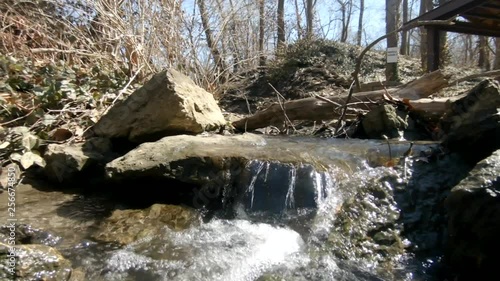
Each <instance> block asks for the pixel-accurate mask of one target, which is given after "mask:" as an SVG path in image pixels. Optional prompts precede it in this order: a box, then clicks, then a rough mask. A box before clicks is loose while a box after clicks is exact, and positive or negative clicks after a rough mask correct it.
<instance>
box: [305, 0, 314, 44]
mask: <svg viewBox="0 0 500 281" xmlns="http://www.w3.org/2000/svg"><path fill="white" fill-rule="evenodd" d="M314 2H315V1H314ZM313 20H314V3H313V0H306V37H307V38H308V39H311V38H312V34H313Z"/></svg>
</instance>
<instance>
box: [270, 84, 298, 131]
mask: <svg viewBox="0 0 500 281" xmlns="http://www.w3.org/2000/svg"><path fill="white" fill-rule="evenodd" d="M267 84H268V85H269V86H271V88H272V89H273V90H274V91H275V92H276V94H277V95H278V102H279V105H280V107H281V110H282V111H283V114H284V115H285V120H286V121H287V122H288V123H289V124H290V126H291V127H292V128H293V132H294V133H295V132H296V131H297V129H295V126H293V123H292V121H290V119H289V118H288V115H286V110H285V106H284V105H283V103H282V101H281V99H280V97H281V98H282V99H283V100H286V99H285V97H284V96H283V95H282V94H281V93H280V92H278V90H276V88H274V87H273V85H271V83H267Z"/></svg>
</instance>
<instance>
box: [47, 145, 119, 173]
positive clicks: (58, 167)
mask: <svg viewBox="0 0 500 281" xmlns="http://www.w3.org/2000/svg"><path fill="white" fill-rule="evenodd" d="M111 147H112V146H111V142H110V140H109V139H106V138H91V139H89V140H87V141H86V142H85V143H81V144H49V145H48V146H47V150H46V151H45V154H44V159H45V162H46V166H45V168H44V172H45V175H46V176H47V177H48V179H49V180H51V181H54V182H57V183H64V182H71V181H75V180H76V179H78V178H79V177H82V176H84V174H85V173H86V172H92V173H95V172H97V173H95V174H93V175H92V176H93V177H95V179H96V180H97V178H98V177H99V176H102V175H104V174H103V173H102V171H103V170H102V169H103V167H104V165H105V164H106V163H107V162H109V161H111V160H112V159H113V158H115V157H117V155H114V154H113V153H112V150H111ZM99 170H100V171H101V173H98V172H99ZM101 178H102V177H101Z"/></svg>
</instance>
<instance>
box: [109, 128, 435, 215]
mask: <svg viewBox="0 0 500 281" xmlns="http://www.w3.org/2000/svg"><path fill="white" fill-rule="evenodd" d="M367 143H369V142H368V141H359V142H352V141H341V140H328V139H323V140H318V139H317V138H284V137H270V136H261V135H255V134H249V133H246V134H243V135H232V136H222V135H216V134H214V135H198V136H188V135H179V136H171V137H165V138H163V139H161V140H159V141H156V142H149V143H143V144H141V145H139V146H138V147H137V148H135V149H134V150H132V151H130V152H128V153H127V154H125V155H124V156H122V157H119V158H117V159H115V160H113V161H112V162H110V163H108V164H107V165H106V175H107V177H108V178H109V179H111V180H112V181H118V182H128V181H130V180H132V179H140V178H143V179H152V178H164V179H173V180H177V181H181V182H184V183H187V184H193V185H197V186H200V187H201V190H200V191H199V192H198V191H197V192H195V194H194V196H193V205H194V206H205V204H207V203H208V202H210V201H212V202H213V201H214V200H213V199H219V196H222V195H224V196H227V197H228V198H226V200H225V202H229V201H232V200H233V199H235V200H234V201H232V202H241V203H243V206H245V207H246V209H247V210H251V211H271V212H273V213H275V212H281V211H283V210H286V209H295V208H309V207H313V208H314V207H317V203H318V202H319V200H321V199H322V198H323V197H324V196H325V192H324V191H325V189H326V188H327V185H329V184H333V183H334V182H336V181H337V180H341V179H344V178H345V177H346V176H347V175H348V174H350V173H352V172H353V171H355V170H357V169H358V167H360V166H363V165H364V164H363V163H364V159H366V157H367V156H368V155H370V157H372V158H374V157H375V155H374V154H377V155H380V154H385V155H387V152H386V150H387V144H386V143H385V142H380V143H370V144H371V145H367ZM391 148H392V156H393V157H399V156H400V155H401V154H402V153H404V151H405V150H407V149H408V143H401V144H397V143H394V144H391ZM414 149H415V151H416V153H419V150H423V149H426V146H420V145H415V146H414ZM331 171H335V172H331ZM165 188H173V186H171V185H168V184H165Z"/></svg>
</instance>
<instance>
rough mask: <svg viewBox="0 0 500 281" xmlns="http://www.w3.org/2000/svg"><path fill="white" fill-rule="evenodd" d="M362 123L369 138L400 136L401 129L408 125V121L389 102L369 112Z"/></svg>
mask: <svg viewBox="0 0 500 281" xmlns="http://www.w3.org/2000/svg"><path fill="white" fill-rule="evenodd" d="M362 125H363V129H364V131H365V133H366V135H367V136H368V138H372V139H380V138H381V137H382V135H386V136H387V137H389V138H395V137H399V131H400V130H404V129H406V128H407V127H408V123H407V121H406V120H405V119H403V118H402V117H401V116H399V115H398V113H397V111H396V108H394V107H393V106H391V105H389V104H384V105H380V106H378V107H376V108H374V109H373V110H371V111H370V112H368V114H366V115H365V116H364V118H363V121H362Z"/></svg>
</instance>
